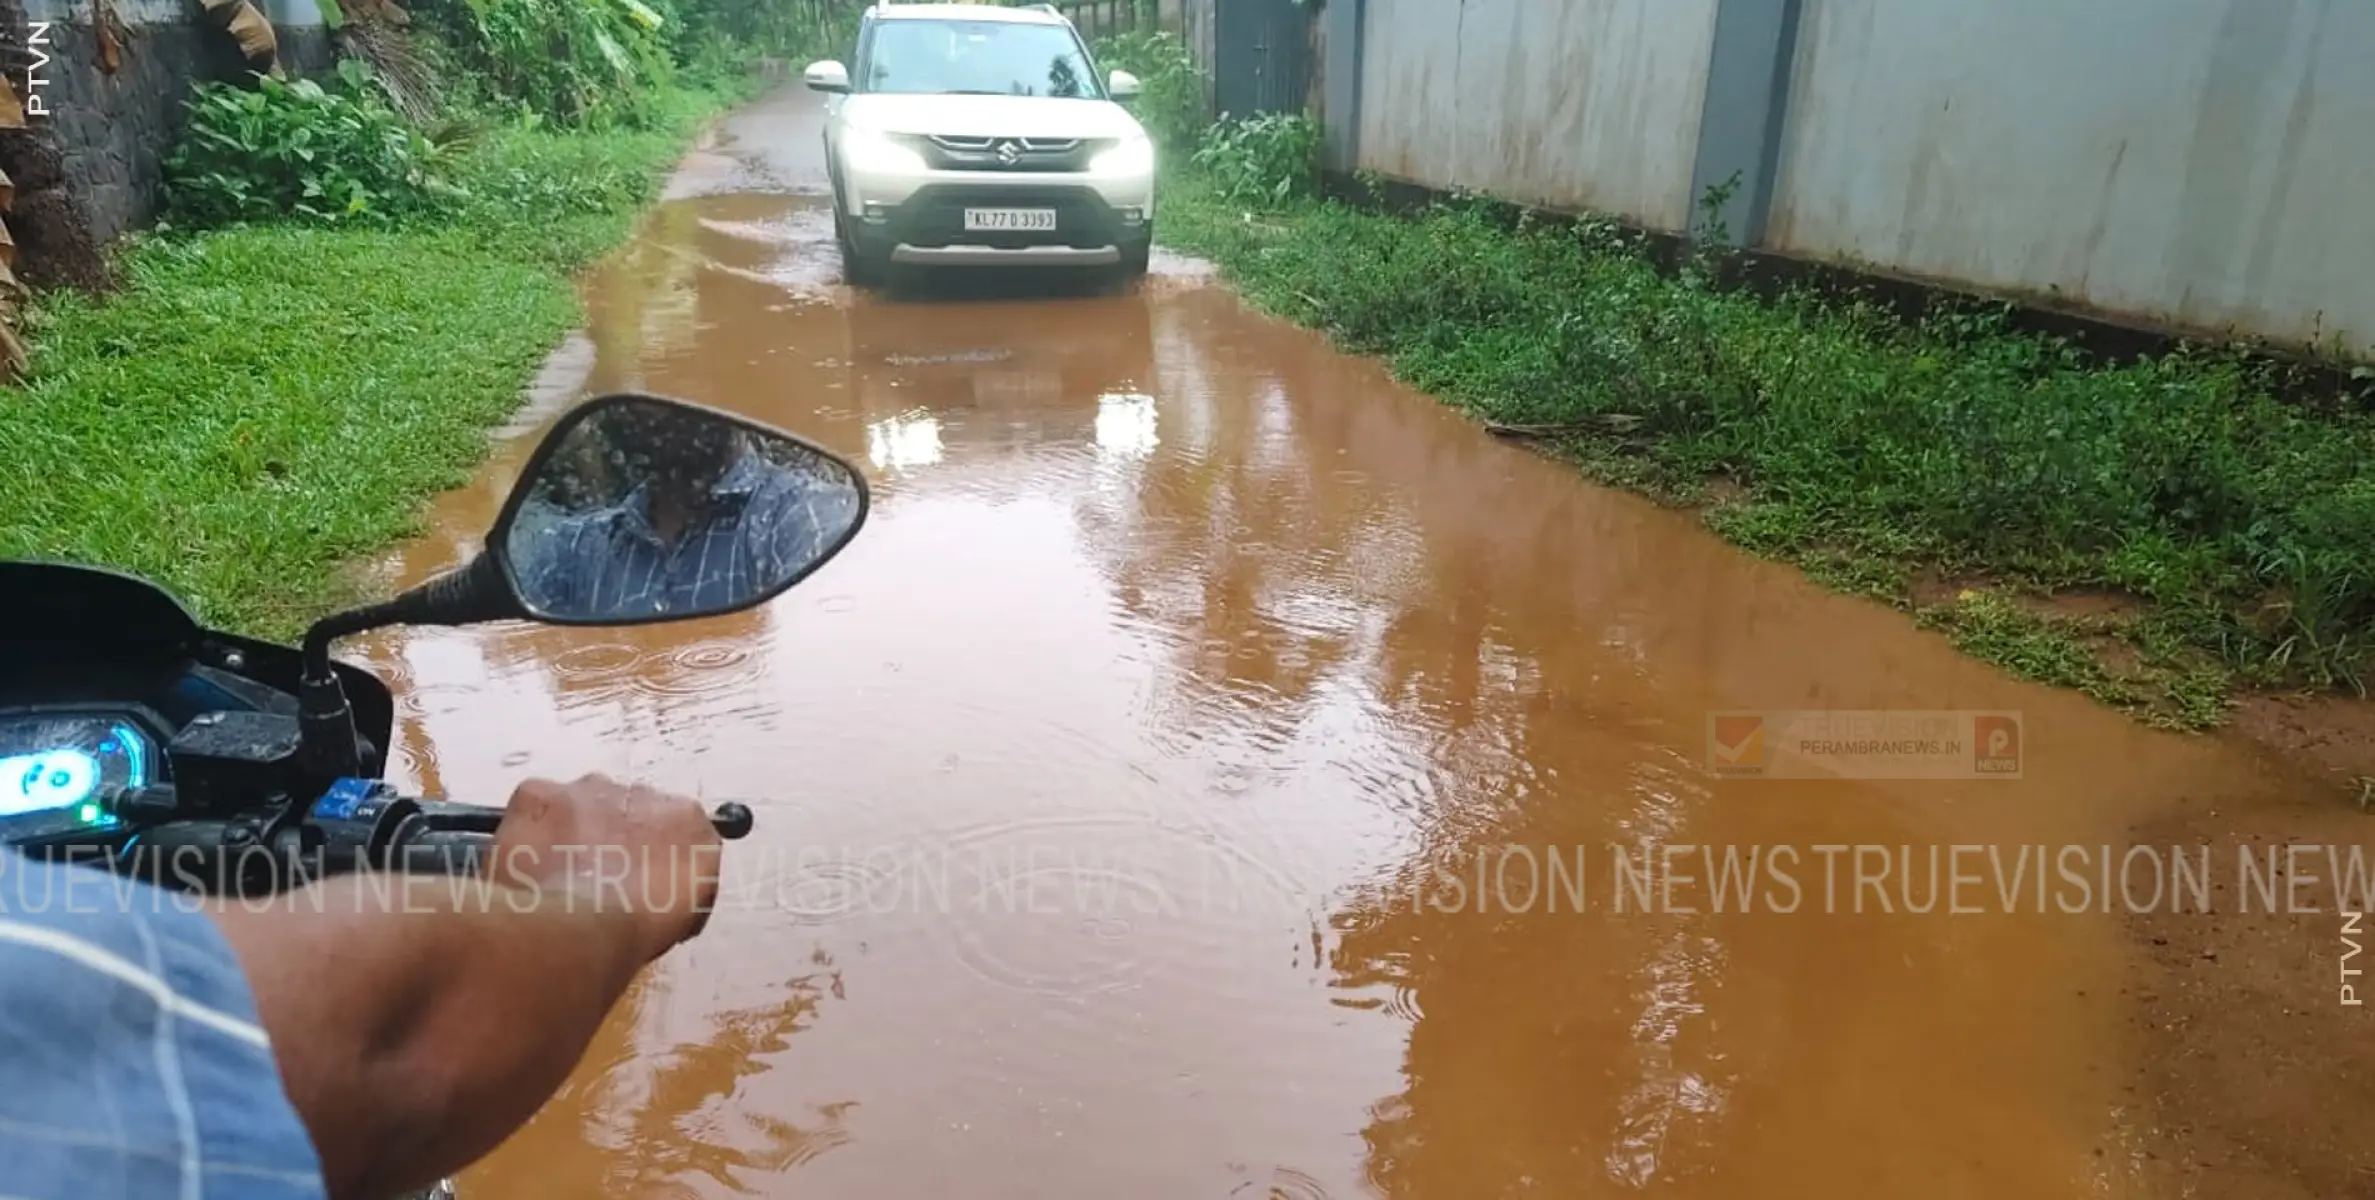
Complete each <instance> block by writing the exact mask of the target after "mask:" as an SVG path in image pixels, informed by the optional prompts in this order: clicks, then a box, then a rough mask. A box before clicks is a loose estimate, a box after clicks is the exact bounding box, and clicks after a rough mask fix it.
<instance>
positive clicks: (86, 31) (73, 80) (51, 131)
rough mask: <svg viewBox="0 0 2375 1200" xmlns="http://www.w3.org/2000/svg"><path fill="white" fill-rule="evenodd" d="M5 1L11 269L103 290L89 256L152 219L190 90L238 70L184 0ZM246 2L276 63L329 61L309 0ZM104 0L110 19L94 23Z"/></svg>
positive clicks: (297, 66)
mask: <svg viewBox="0 0 2375 1200" xmlns="http://www.w3.org/2000/svg"><path fill="white" fill-rule="evenodd" d="M16 3H18V4H21V6H22V7H21V8H18V9H17V10H16V11H14V12H11V11H8V9H9V8H10V7H11V5H9V4H6V3H0V24H4V25H5V27H6V32H7V34H8V35H9V41H10V43H11V44H9V45H6V46H5V47H0V59H5V60H6V61H7V63H8V68H7V69H8V80H9V83H10V84H12V85H13V86H14V87H15V88H16V90H17V91H18V93H19V94H20V95H22V96H24V97H25V108H26V124H27V128H26V129H25V130H24V131H22V132H12V133H10V134H9V135H7V138H6V139H5V140H0V169H4V170H6V171H7V172H8V173H9V175H10V176H11V178H16V179H17V188H18V195H17V212H15V213H12V214H11V216H10V220H9V225H10V228H11V229H12V230H13V231H15V235H16V239H17V243H18V257H19V265H20V272H19V273H20V274H21V275H22V276H23V277H24V278H25V281H26V282H28V283H31V284H34V285H35V286H55V285H59V284H71V285H76V286H105V284H106V282H107V281H106V280H105V278H104V275H105V271H104V266H103V264H100V263H97V262H94V261H91V259H92V258H93V256H94V253H95V250H96V248H97V247H102V246H105V245H106V244H107V243H109V242H112V241H114V240H115V239H116V238H118V237H120V236H122V235H123V234H124V233H126V232H127V231H130V230H133V229H137V228H140V227H142V226H144V225H146V224H148V223H149V222H150V221H152V220H153V219H154V218H155V216H156V211H157V205H158V201H159V198H160V191H161V180H162V174H163V167H164V161H165V157H166V155H167V154H168V153H170V152H171V150H172V148H173V144H174V142H175V140H176V139H177V138H178V137H179V136H180V132H181V129H182V126H183V124H184V123H185V121H186V113H185V110H184V108H183V105H184V103H185V102H186V101H187V100H188V99H189V95H190V90H191V88H192V87H193V86H194V85H195V84H197V83H199V82H202V81H207V80H225V79H234V78H238V77H239V76H240V75H241V74H243V73H244V72H245V71H246V70H247V69H248V67H247V65H246V63H245V62H244V61H243V60H242V58H241V57H240V54H239V50H238V47H237V45H236V44H235V43H234V42H233V41H232V39H231V37H230V35H229V34H227V33H224V32H222V31H221V30H219V29H217V28H216V27H215V26H214V25H212V24H211V23H209V22H208V21H207V20H206V19H205V17H204V15H203V13H202V11H201V10H200V8H199V6H198V4H197V2H196V0H104V2H103V3H100V4H96V5H95V4H94V3H92V0H16ZM258 7H259V8H261V9H262V10H263V12H264V14H265V15H266V16H267V17H268V18H270V19H271V21H272V23H273V27H274V31H275V34H276V36H277V37H278V39H279V42H280V62H281V65H282V67H283V68H284V69H285V70H288V71H291V72H297V73H307V72H312V71H316V70H321V69H324V68H326V67H327V66H328V65H329V63H330V61H331V58H332V52H331V48H330V41H329V33H328V31H327V29H325V28H324V26H323V24H322V18H321V13H320V11H319V10H318V9H316V8H315V7H314V4H313V0H260V2H259V5H258ZM109 10H111V11H112V15H113V18H114V19H113V20H110V21H107V22H105V23H104V24H101V23H99V22H97V21H95V20H94V14H95V13H96V12H99V11H109ZM12 143H13V144H12ZM20 169H21V170H23V171H24V174H25V177H22V178H19V177H18V176H19V171H20Z"/></svg>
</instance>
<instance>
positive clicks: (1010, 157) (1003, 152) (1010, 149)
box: [998, 142, 1023, 167]
mask: <svg viewBox="0 0 2375 1200" xmlns="http://www.w3.org/2000/svg"><path fill="white" fill-rule="evenodd" d="M1022 157H1023V148H1022V147H1020V146H1017V145H1015V144H1014V143H1013V142H1000V143H998V161H999V162H1002V163H1005V164H1006V165H1007V166H1010V167H1011V166H1013V165H1014V164H1016V163H1018V162H1020V161H1022Z"/></svg>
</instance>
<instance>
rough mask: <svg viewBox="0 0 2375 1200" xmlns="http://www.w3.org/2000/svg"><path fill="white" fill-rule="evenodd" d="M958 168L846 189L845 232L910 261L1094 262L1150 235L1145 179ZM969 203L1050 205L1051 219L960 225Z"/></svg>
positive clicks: (1150, 190)
mask: <svg viewBox="0 0 2375 1200" xmlns="http://www.w3.org/2000/svg"><path fill="white" fill-rule="evenodd" d="M948 174H954V173H948ZM959 178H960V179H961V181H960V182H946V181H942V182H926V183H921V184H919V185H917V186H915V187H913V188H909V189H904V190H892V191H888V192H886V191H885V190H884V189H881V188H878V187H851V188H849V189H847V190H846V192H845V196H844V201H843V202H844V203H845V204H846V205H847V206H848V207H847V210H846V211H844V213H843V214H842V219H843V223H844V227H845V228H846V229H847V230H848V232H849V236H850V239H851V241H852V242H854V243H856V245H857V246H858V248H859V249H860V250H862V251H864V252H866V253H868V254H871V255H875V256H879V257H881V258H884V259H887V260H889V261H892V262H900V263H914V264H918V265H939V266H964V267H988V266H1104V265H1111V264H1114V263H1118V262H1120V261H1122V260H1123V258H1124V257H1125V256H1127V255H1128V254H1130V253H1132V252H1134V251H1137V250H1139V249H1142V248H1143V247H1145V246H1147V245H1148V244H1149V243H1150V242H1152V241H1153V238H1154V187H1153V184H1152V182H1151V181H1144V182H1139V183H1132V182H1130V181H1127V180H1123V181H1115V180H1108V179H1095V180H1091V179H1088V178H1085V177H1078V176H1054V175H1039V176H1036V177H1033V178H1029V179H1024V180H1015V179H1011V178H999V179H993V180H984V179H980V178H978V177H975V178H963V177H962V176H960V177H959ZM891 196H896V199H892V198H890V197H891ZM969 208H997V209H1050V210H1053V211H1054V213H1055V228H1053V229H1027V230H1026V229H1000V230H969V229H966V228H965V210H966V209H969Z"/></svg>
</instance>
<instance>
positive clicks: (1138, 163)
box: [1089, 134, 1155, 176]
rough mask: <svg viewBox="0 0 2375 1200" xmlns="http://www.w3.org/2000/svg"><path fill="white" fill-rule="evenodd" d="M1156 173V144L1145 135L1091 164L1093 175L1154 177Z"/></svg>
mask: <svg viewBox="0 0 2375 1200" xmlns="http://www.w3.org/2000/svg"><path fill="white" fill-rule="evenodd" d="M1154 171H1155V144H1154V142H1152V141H1151V140H1149V139H1148V138H1146V137H1145V136H1144V135H1143V134H1142V135H1140V136H1138V137H1134V138H1131V139H1130V140H1128V141H1126V142H1123V143H1122V144H1121V145H1119V146H1115V147H1114V148H1113V149H1111V150H1108V151H1106V152H1105V153H1103V154H1100V155H1098V156H1097V157H1096V158H1095V159H1093V160H1091V161H1090V163H1089V173H1090V174H1092V175H1107V176H1113V175H1122V176H1128V175H1152V174H1154Z"/></svg>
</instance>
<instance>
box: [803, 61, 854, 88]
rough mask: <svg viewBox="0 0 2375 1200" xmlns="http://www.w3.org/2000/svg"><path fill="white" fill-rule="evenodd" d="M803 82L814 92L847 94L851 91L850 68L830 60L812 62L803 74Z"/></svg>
mask: <svg viewBox="0 0 2375 1200" xmlns="http://www.w3.org/2000/svg"><path fill="white" fill-rule="evenodd" d="M800 78H801V81H802V82H804V83H806V84H807V85H808V90H809V91H812V92H846V91H848V90H849V68H847V67H845V66H842V65H841V64H840V63H837V62H832V61H830V60H825V61H819V62H812V63H810V64H808V69H807V70H806V71H803V72H801V75H800Z"/></svg>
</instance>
